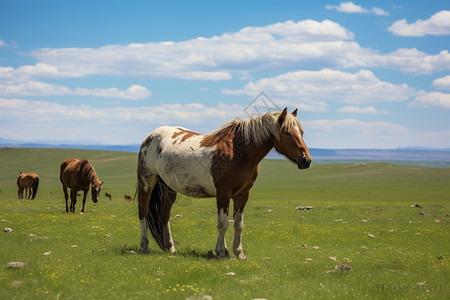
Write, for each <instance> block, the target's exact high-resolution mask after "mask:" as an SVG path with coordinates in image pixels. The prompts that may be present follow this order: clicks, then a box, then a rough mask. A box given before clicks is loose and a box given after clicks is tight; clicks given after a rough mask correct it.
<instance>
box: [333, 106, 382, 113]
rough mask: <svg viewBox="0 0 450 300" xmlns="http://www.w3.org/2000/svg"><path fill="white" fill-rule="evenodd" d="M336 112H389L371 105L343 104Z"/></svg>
mask: <svg viewBox="0 0 450 300" xmlns="http://www.w3.org/2000/svg"><path fill="white" fill-rule="evenodd" d="M337 111H338V112H342V113H354V114H387V113H389V112H388V111H385V110H381V111H380V110H377V109H376V108H375V107H373V106H366V107H361V106H354V105H351V106H343V107H341V108H339V109H338V110H337Z"/></svg>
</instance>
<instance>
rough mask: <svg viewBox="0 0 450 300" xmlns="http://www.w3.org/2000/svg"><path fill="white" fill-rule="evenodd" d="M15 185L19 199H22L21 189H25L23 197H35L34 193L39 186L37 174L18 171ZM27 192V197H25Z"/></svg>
mask: <svg viewBox="0 0 450 300" xmlns="http://www.w3.org/2000/svg"><path fill="white" fill-rule="evenodd" d="M17 187H18V188H19V190H18V191H17V196H18V197H19V199H23V191H24V190H25V198H27V199H30V197H31V200H33V199H34V197H36V193H37V190H38V187H39V175H38V174H36V173H22V172H20V173H19V177H18V178H17ZM27 193H28V197H27Z"/></svg>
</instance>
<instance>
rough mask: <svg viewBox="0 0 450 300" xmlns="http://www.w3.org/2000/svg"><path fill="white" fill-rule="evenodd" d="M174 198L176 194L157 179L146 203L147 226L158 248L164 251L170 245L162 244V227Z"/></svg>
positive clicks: (168, 217) (167, 218)
mask: <svg viewBox="0 0 450 300" xmlns="http://www.w3.org/2000/svg"><path fill="white" fill-rule="evenodd" d="M176 197H177V193H176V192H175V191H174V190H172V189H171V188H170V187H169V186H168V185H167V184H166V183H165V182H164V181H163V180H162V179H161V178H160V177H158V181H157V182H156V184H155V186H154V187H153V191H152V194H151V196H150V201H149V203H148V208H149V209H148V217H147V226H148V228H149V229H150V232H151V233H152V236H153V238H154V239H155V240H156V243H157V244H158V246H159V247H160V248H161V249H162V250H164V251H166V250H169V249H170V245H166V244H165V243H164V231H163V226H164V225H166V224H167V223H168V222H169V219H170V212H171V210H172V205H173V203H174V202H175V199H176Z"/></svg>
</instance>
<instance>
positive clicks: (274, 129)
mask: <svg viewBox="0 0 450 300" xmlns="http://www.w3.org/2000/svg"><path fill="white" fill-rule="evenodd" d="M280 115H281V112H268V113H265V114H263V115H260V116H256V117H252V118H251V119H244V120H232V121H230V122H228V123H226V124H224V125H223V126H222V127H221V128H219V129H218V130H216V131H214V132H212V133H210V134H208V135H207V136H206V140H208V141H209V143H208V144H210V145H212V144H216V143H217V142H218V141H220V140H223V139H224V138H226V137H229V136H230V135H232V136H235V135H236V134H238V133H241V134H242V135H243V137H244V141H245V143H246V144H247V145H248V144H249V143H250V142H254V143H256V144H257V145H262V144H264V143H265V142H267V140H269V139H271V138H273V137H275V138H276V139H277V140H278V139H279V138H280V136H279V135H280V132H283V131H287V130H289V129H291V128H294V127H296V126H297V127H298V128H299V130H300V131H301V132H302V131H303V130H302V127H301V124H300V122H299V121H298V119H297V118H296V117H295V116H294V115H292V114H289V113H288V114H287V115H286V119H285V121H284V122H283V124H282V126H281V128H280V124H278V118H279V116H280Z"/></svg>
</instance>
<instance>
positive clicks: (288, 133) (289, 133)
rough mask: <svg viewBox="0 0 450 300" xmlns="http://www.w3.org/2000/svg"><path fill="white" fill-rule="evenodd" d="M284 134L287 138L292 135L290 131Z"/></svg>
mask: <svg viewBox="0 0 450 300" xmlns="http://www.w3.org/2000/svg"><path fill="white" fill-rule="evenodd" d="M284 134H285V135H287V136H289V135H292V133H291V132H290V131H286V132H285V133H284Z"/></svg>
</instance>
